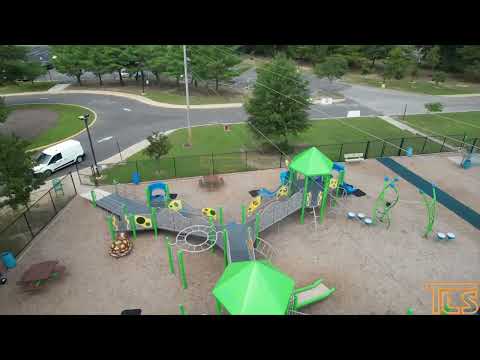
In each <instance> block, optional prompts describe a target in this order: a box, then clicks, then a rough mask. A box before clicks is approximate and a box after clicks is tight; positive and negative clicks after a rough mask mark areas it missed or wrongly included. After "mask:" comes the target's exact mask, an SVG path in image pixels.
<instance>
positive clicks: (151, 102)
mask: <svg viewBox="0 0 480 360" xmlns="http://www.w3.org/2000/svg"><path fill="white" fill-rule="evenodd" d="M69 94H91V95H106V96H118V97H124V98H127V99H131V100H137V101H139V102H142V103H144V104H147V105H151V106H156V107H161V108H166V109H183V110H185V109H187V106H185V105H176V104H169V103H161V102H158V101H154V100H150V99H148V98H146V97H144V96H141V95H135V94H128V93H122V92H118V91H101V90H61V91H56V92H48V91H35V92H24V93H13V94H3V95H2V96H4V97H9V96H31V95H69ZM241 107H243V103H225V104H206V105H190V109H198V110H201V109H231V108H241Z"/></svg>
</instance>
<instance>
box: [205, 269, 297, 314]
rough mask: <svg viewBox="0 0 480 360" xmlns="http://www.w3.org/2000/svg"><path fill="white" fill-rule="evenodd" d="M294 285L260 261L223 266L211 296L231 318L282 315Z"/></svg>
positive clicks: (280, 273) (285, 276)
mask: <svg viewBox="0 0 480 360" xmlns="http://www.w3.org/2000/svg"><path fill="white" fill-rule="evenodd" d="M294 286H295V281H294V280H293V279H292V278H290V277H288V276H287V275H285V274H283V273H282V272H280V271H279V270H277V269H275V268H274V267H273V266H272V265H270V264H269V263H267V262H264V261H240V262H234V263H231V264H229V265H228V266H227V268H226V269H225V271H224V273H223V275H222V276H221V278H220V279H219V280H218V282H217V284H216V285H215V288H214V289H213V295H214V296H215V298H216V299H217V300H218V301H219V302H220V303H221V304H222V305H223V307H224V308H225V309H226V310H227V311H228V312H229V313H230V314H232V315H285V313H286V311H287V309H288V304H289V301H290V297H291V296H292V293H293V289H294Z"/></svg>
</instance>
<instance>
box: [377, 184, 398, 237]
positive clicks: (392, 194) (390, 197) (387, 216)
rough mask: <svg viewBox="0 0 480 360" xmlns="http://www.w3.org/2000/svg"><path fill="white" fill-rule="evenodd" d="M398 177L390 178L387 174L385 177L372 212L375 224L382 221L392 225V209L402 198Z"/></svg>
mask: <svg viewBox="0 0 480 360" xmlns="http://www.w3.org/2000/svg"><path fill="white" fill-rule="evenodd" d="M397 182H398V178H397V177H395V178H393V179H389V177H388V176H385V178H384V179H383V188H382V191H381V192H380V194H379V195H378V197H377V200H375V205H374V207H373V212H372V222H373V223H374V224H376V223H378V222H381V223H383V224H386V225H387V228H389V227H390V223H391V211H392V209H393V208H394V206H395V205H397V203H398V200H399V199H400V192H399V191H398V187H397Z"/></svg>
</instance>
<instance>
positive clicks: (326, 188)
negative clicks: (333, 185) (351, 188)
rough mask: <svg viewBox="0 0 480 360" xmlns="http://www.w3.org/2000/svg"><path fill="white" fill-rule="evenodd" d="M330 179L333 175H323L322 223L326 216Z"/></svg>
mask: <svg viewBox="0 0 480 360" xmlns="http://www.w3.org/2000/svg"><path fill="white" fill-rule="evenodd" d="M330 179H331V176H330V175H327V176H324V177H323V193H322V205H321V206H320V224H321V223H322V222H323V219H324V218H325V212H326V211H325V210H326V208H327V200H328V191H329V189H330Z"/></svg>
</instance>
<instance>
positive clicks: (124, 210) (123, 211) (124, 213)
mask: <svg viewBox="0 0 480 360" xmlns="http://www.w3.org/2000/svg"><path fill="white" fill-rule="evenodd" d="M122 214H123V221H125V220H126V219H127V218H128V210H127V205H125V204H123V205H122Z"/></svg>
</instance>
